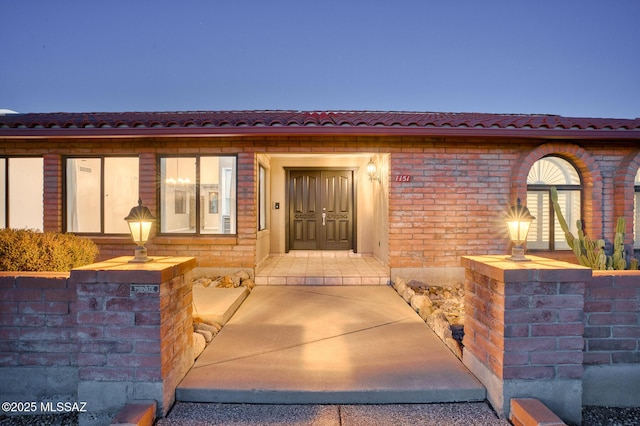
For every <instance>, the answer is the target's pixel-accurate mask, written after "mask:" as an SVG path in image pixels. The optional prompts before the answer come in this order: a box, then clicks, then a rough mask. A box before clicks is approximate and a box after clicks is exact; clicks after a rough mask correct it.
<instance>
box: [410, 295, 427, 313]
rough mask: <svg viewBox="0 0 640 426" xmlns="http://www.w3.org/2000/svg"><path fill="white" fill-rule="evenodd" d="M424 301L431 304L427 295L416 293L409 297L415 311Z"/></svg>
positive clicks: (418, 309)
mask: <svg viewBox="0 0 640 426" xmlns="http://www.w3.org/2000/svg"><path fill="white" fill-rule="evenodd" d="M425 303H429V306H431V299H429V296H425V295H423V294H416V295H414V296H413V297H412V298H411V307H412V308H413V310H414V311H416V312H420V310H421V309H422V307H423V306H424V304H425Z"/></svg>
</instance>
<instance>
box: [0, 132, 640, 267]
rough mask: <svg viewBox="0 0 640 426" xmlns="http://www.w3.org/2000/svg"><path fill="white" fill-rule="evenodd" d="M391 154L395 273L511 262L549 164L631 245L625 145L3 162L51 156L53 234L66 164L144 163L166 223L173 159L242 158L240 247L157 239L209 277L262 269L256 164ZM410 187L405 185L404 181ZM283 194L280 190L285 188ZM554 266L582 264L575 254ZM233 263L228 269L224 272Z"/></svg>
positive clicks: (222, 149)
mask: <svg viewBox="0 0 640 426" xmlns="http://www.w3.org/2000/svg"><path fill="white" fill-rule="evenodd" d="M363 152H366V153H380V154H389V155H390V166H391V168H390V171H389V174H390V177H391V179H390V184H389V185H390V187H389V192H388V194H389V228H388V232H389V236H388V240H389V256H388V258H389V262H390V265H391V266H392V267H393V268H433V267H457V266H459V262H460V258H461V256H465V255H478V254H498V253H506V252H507V251H508V248H509V241H508V239H507V237H506V234H505V232H504V221H503V215H504V212H505V211H506V210H507V208H508V206H509V205H510V204H512V203H514V200H515V199H516V198H517V197H520V198H521V199H522V200H526V176H527V174H528V172H529V169H530V167H531V166H532V165H533V163H534V162H535V161H537V160H539V159H540V158H542V157H543V156H545V155H560V156H563V157H564V158H566V159H568V160H570V161H571V162H572V163H573V164H574V165H575V166H576V168H577V169H578V170H579V172H580V175H581V177H582V179H583V186H584V194H583V204H584V208H583V212H584V219H585V221H586V230H587V233H588V234H589V236H590V237H592V238H605V240H607V242H608V243H610V240H611V238H612V237H613V230H614V227H615V220H616V217H617V216H620V215H625V216H626V217H627V235H626V240H625V241H626V243H627V245H628V246H630V244H631V243H632V238H633V235H632V232H631V231H632V224H633V216H632V210H633V209H632V202H633V179H634V176H635V173H636V172H637V169H638V167H639V165H640V152H639V151H638V149H637V148H634V147H630V146H628V145H626V146H625V144H612V143H607V144H605V143H602V142H595V141H588V142H587V141H585V142H582V141H573V142H571V143H565V142H548V141H545V140H533V139H519V140H518V139H512V140H509V139H505V140H500V141H496V140H485V139H480V138H425V137H416V136H411V137H409V136H405V137H382V136H376V137H368V136H314V137H311V136H299V137H296V136H289V137H276V136H274V137H266V136H265V137H238V138H231V137H221V138H207V137H203V138H156V139H154V138H139V139H135V138H131V139H127V138H118V139H96V140H74V139H67V140H64V139H56V140H55V141H37V140H29V141H26V140H25V141H10V142H9V141H6V142H0V153H1V154H3V155H12V154H15V155H24V154H25V153H29V154H32V155H44V156H45V163H44V164H45V198H46V200H45V218H46V219H45V227H46V229H47V230H51V231H56V230H62V212H63V208H62V192H63V191H62V182H63V179H62V172H63V160H64V156H65V155H125V154H127V155H132V154H133V155H139V156H140V195H141V197H142V199H143V202H144V204H145V205H146V206H148V207H149V208H150V210H151V211H152V213H154V214H156V215H157V214H158V212H157V197H158V188H157V167H158V163H157V161H158V160H157V157H158V156H159V155H165V154H169V155H170V154H201V155H216V154H236V155H238V194H237V195H238V232H237V235H233V236H222V237H208V236H207V237H199V238H184V237H185V236H177V237H173V236H156V237H152V239H151V241H150V242H149V243H148V248H149V253H151V254H158V255H163V256H175V255H184V254H185V253H188V254H189V255H192V256H195V257H196V258H197V259H198V262H199V266H224V267H235V268H253V267H254V266H255V263H256V261H257V259H256V250H255V244H256V215H257V214H256V202H257V200H256V187H255V185H256V168H257V162H256V154H257V153H266V154H273V153H307V154H314V153H316V154H323V153H354V154H357V153H363ZM400 174H405V175H410V176H411V181H410V182H395V180H394V179H393V177H394V176H396V175H400ZM274 184H278V183H277V182H276V183H274ZM95 241H96V242H97V243H98V245H99V246H100V249H101V254H100V258H99V259H109V258H112V257H116V256H121V255H129V254H130V253H131V251H132V249H133V245H132V244H131V242H130V239H129V238H128V237H122V238H113V237H96V238H95ZM544 256H550V257H554V258H561V259H564V260H567V261H572V258H571V256H566V253H562V252H555V253H545V254H544ZM222 263H224V264H222Z"/></svg>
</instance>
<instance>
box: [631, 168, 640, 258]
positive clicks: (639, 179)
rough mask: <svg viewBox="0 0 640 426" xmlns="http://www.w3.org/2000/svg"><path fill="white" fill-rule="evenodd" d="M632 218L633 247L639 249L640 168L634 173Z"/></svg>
mask: <svg viewBox="0 0 640 426" xmlns="http://www.w3.org/2000/svg"><path fill="white" fill-rule="evenodd" d="M634 188H635V191H634V196H633V205H634V210H633V211H634V212H635V214H634V218H633V247H634V248H637V249H640V169H638V173H636V180H635V182H634Z"/></svg>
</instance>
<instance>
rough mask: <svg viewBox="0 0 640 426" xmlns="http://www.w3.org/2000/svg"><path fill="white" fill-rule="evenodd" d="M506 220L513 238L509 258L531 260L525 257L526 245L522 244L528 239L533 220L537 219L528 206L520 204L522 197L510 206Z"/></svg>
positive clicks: (520, 260)
mask: <svg viewBox="0 0 640 426" xmlns="http://www.w3.org/2000/svg"><path fill="white" fill-rule="evenodd" d="M506 220H507V226H508V227H509V237H510V238H511V241H513V248H512V249H511V257H508V258H507V259H509V260H512V261H514V262H526V261H529V260H531V259H527V258H526V257H525V255H524V247H522V244H523V243H524V242H525V241H527V235H528V234H529V228H531V222H533V221H534V220H535V217H533V216H532V215H531V213H530V212H529V209H528V208H527V207H525V206H523V205H522V204H520V198H518V200H517V205H516V206H512V207H511V208H509V213H508V214H507V218H506Z"/></svg>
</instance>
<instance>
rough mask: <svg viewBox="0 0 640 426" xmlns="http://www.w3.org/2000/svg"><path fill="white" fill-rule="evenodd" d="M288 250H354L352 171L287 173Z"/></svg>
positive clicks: (290, 171)
mask: <svg viewBox="0 0 640 426" xmlns="http://www.w3.org/2000/svg"><path fill="white" fill-rule="evenodd" d="M288 195H289V211H288V213H289V249H291V250H350V249H352V248H353V221H354V214H353V210H354V204H353V198H354V188H353V170H289V194H288Z"/></svg>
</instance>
